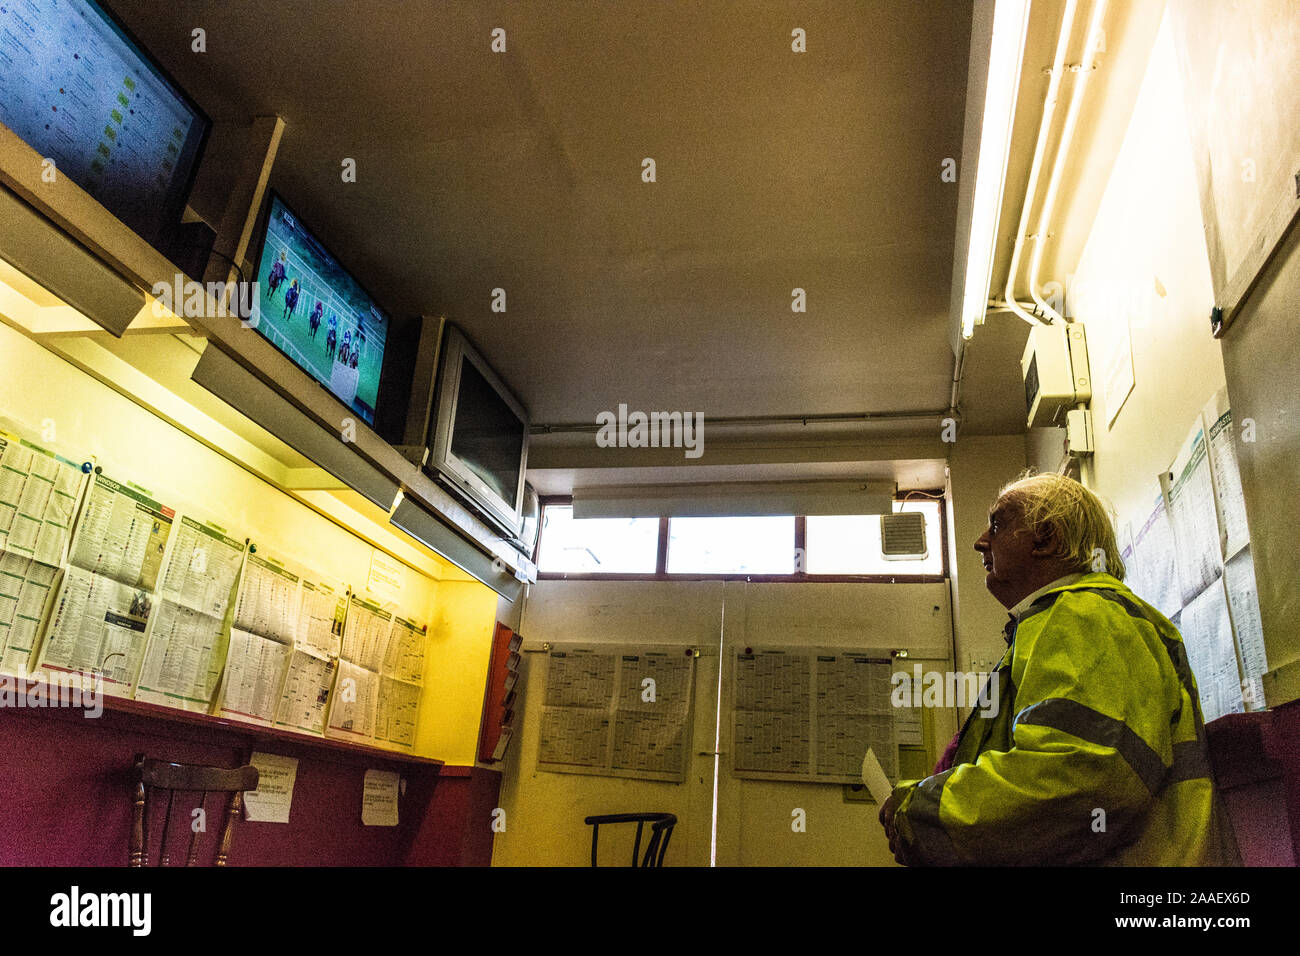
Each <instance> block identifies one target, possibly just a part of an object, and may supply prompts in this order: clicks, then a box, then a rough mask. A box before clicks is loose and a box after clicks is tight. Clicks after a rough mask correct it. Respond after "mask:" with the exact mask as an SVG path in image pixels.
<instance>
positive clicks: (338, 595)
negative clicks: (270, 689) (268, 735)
mask: <svg viewBox="0 0 1300 956" xmlns="http://www.w3.org/2000/svg"><path fill="white" fill-rule="evenodd" d="M347 610H348V593H347V589H346V588H345V587H343V585H342V584H341V583H337V582H334V583H330V582H326V581H325V580H323V579H322V578H321V577H320V576H319V575H316V574H314V573H313V572H310V571H308V572H304V573H303V575H302V605H301V608H300V610H299V616H298V622H297V626H296V628H295V630H294V644H293V649H292V651H291V652H290V653H289V659H288V663H287V664H286V666H285V676H284V684H283V689H282V691H281V693H280V703H279V706H278V707H277V708H276V716H275V725H276V726H277V727H289V728H291V729H293V730H299V731H303V732H305V733H309V734H323V733H324V732H325V718H326V714H327V711H328V709H329V700H330V693H331V692H332V690H333V688H334V678H335V674H336V672H337V671H338V658H339V651H340V649H341V647H342V642H343V627H344V624H345V623H346V621H347Z"/></svg>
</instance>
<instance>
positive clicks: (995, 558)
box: [975, 496, 1037, 609]
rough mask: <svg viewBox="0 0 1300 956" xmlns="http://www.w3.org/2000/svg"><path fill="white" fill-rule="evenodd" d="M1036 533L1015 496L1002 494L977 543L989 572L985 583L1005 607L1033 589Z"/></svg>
mask: <svg viewBox="0 0 1300 956" xmlns="http://www.w3.org/2000/svg"><path fill="white" fill-rule="evenodd" d="M1033 549H1034V536H1033V534H1032V532H1030V531H1028V530H1027V529H1026V528H1025V527H1024V525H1023V515H1022V513H1021V507H1020V505H1019V503H1018V502H1016V501H1015V499H1013V498H1007V497H1005V496H1004V497H1002V498H999V499H998V503H997V504H996V505H994V506H993V510H992V511H990V512H989V526H988V529H987V530H986V531H985V532H984V533H983V534H982V535H980V538H979V540H978V541H976V542H975V550H976V551H978V552H979V553H980V555H981V556H983V558H984V568H985V570H986V571H987V572H988V574H987V575H985V578H984V586H985V587H986V588H988V589H989V593H990V594H992V595H993V596H994V597H995V598H997V599H998V601H999V602H1000V603H1001V604H1002V606H1003V607H1005V608H1008V609H1010V608H1012V607H1015V606H1016V604H1017V603H1018V602H1019V601H1020V600H1021V599H1022V598H1023V597H1024V596H1025V595H1026V594H1029V593H1030V592H1031V591H1033V590H1034V588H1033V587H1032V584H1033V580H1034V577H1033V576H1034V573H1035V571H1036V570H1037V567H1036V565H1035V563H1034V558H1033V554H1032V552H1033Z"/></svg>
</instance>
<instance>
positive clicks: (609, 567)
mask: <svg viewBox="0 0 1300 956" xmlns="http://www.w3.org/2000/svg"><path fill="white" fill-rule="evenodd" d="M541 535H542V538H541V540H542V547H541V552H540V553H539V554H538V556H537V568H538V570H539V571H546V572H552V573H558V574H654V573H655V562H656V560H657V558H658V555H659V519H658V518H574V517H573V506H572V505H547V506H546V508H545V509H544V510H543V512H542V532H541Z"/></svg>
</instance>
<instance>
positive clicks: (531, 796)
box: [493, 581, 956, 866]
mask: <svg viewBox="0 0 1300 956" xmlns="http://www.w3.org/2000/svg"><path fill="white" fill-rule="evenodd" d="M521 631H522V633H524V635H525V637H526V642H525V647H526V648H539V647H540V645H541V643H542V642H544V641H551V642H580V643H581V642H585V643H610V642H624V641H628V642H635V641H644V642H646V643H666V644H676V645H693V646H696V647H698V648H699V649H700V651H701V656H700V657H699V658H698V660H697V661H696V665H697V669H696V683H695V687H696V693H695V712H694V723H693V741H692V747H691V752H692V757H691V764H690V770H689V772H688V774H687V777H686V781H685V782H684V783H682V784H672V783H659V782H654V781H640V780H626V779H619V778H611V777H595V776H578V775H574V774H557V773H549V772H544V771H539V770H538V769H537V745H538V724H539V721H540V715H541V703H542V701H541V697H542V690H543V685H542V677H543V671H544V667H545V661H544V659H543V655H542V654H540V653H526V654H525V655H524V667H525V671H524V674H523V677H522V680H523V682H524V691H523V707H522V712H521V713H520V715H519V717H518V718H517V719H518V720H519V724H518V726H517V729H516V732H517V735H518V736H517V737H516V738H515V742H514V744H512V747H511V750H510V752H509V754H508V756H507V759H506V761H505V766H504V768H503V771H504V777H503V782H502V791H501V805H502V807H503V808H504V809H505V810H506V818H507V821H508V824H507V830H506V832H505V833H501V834H498V835H497V837H496V843H495V849H494V854H493V863H494V864H495V865H498V866H501V865H505V866H512V865H575V866H582V865H586V864H588V863H589V858H590V846H591V829H590V827H587V826H585V825H584V824H583V822H582V821H583V818H584V817H585V816H587V815H589V814H595V813H618V812H629V811H648V810H654V811H667V812H671V813H675V814H677V816H678V821H679V822H678V825H677V830H676V831H675V833H674V835H673V839H672V844H671V848H670V851H669V854H668V856H667V857H666V859H665V862H666V863H668V864H673V865H679V866H681V865H695V866H707V865H708V864H709V860H710V855H711V841H712V830H713V777H714V774H713V764H714V761H713V757H712V751H713V749H714V741H715V728H716V726H717V713H718V707H717V699H718V697H717V692H718V666H719V646H720V645H722V646H724V647H725V648H726V650H724V652H723V654H724V657H723V659H724V660H725V659H726V655H728V654H729V653H730V652H731V649H732V648H734V647H736V646H741V647H743V646H745V645H746V644H747V643H748V644H755V645H757V644H769V645H770V644H789V645H795V646H815V645H830V646H843V647H865V648H880V649H882V650H890V649H896V648H899V647H907V648H908V649H909V650H910V651H911V657H910V658H909V660H917V661H927V662H930V661H932V662H933V665H931V664H929V663H927V664H926V666H927V669H928V668H929V667H931V666H934V667H936V668H938V667H940V666H942V667H943V668H944V669H946V668H947V666H948V661H949V657H950V647H951V620H950V616H949V608H948V602H947V586H946V585H944V584H896V585H890V584H844V583H839V584H830V583H827V584H809V583H790V584H783V583H757V584H749V583H745V582H725V583H724V582H720V581H696V582H689V581H683V582H659V581H652V582H598V581H597V582H592V581H543V582H540V583H539V584H537V585H536V586H535V587H533V588H532V590H531V594H530V596H529V598H528V601H527V604H526V606H525V608H524V613H523V621H522V624H521ZM724 642H725V643H724ZM728 706H729V700H728V690H727V687H726V685H724V690H723V714H724V719H723V727H722V739H721V745H720V748H719V749H720V751H721V753H722V759H721V768H722V772H721V774H720V775H719V794H718V807H719V813H718V840H717V862H718V864H719V865H722V866H727V865H794V864H823V865H853V864H863V863H867V864H878V865H883V864H890V863H892V858H891V857H890V855H889V851H888V847H887V846H886V844H885V841H884V838H883V834H882V832H881V830H880V827H879V824H878V823H877V822H876V812H877V809H878V808H877V807H876V806H875V805H874V804H871V803H847V802H845V800H844V793H843V788H842V787H841V786H840V785H838V784H805V783H780V782H769V781H752V780H740V779H737V778H735V777H733V776H732V775H731V773H730V771H729V769H728V768H729V766H730V763H729V760H730V754H731V752H732V750H731V743H730V727H729V725H728V724H727V721H726V719H725V715H726V713H727V710H728ZM931 718H932V719H931V721H930V726H929V733H930V741H929V750H930V752H929V753H928V754H926V755H925V760H926V761H927V766H928V765H930V764H932V763H933V759H934V754H935V752H936V750H937V749H939V748H942V746H943V745H944V744H946V743H947V741H948V739H949V737H950V736H951V735H952V733H953V732H954V731H955V728H956V715H955V713H953V712H952V711H950V710H945V711H941V712H936V713H934V714H932V715H931ZM795 807H798V808H801V809H803V810H804V811H805V813H806V818H807V830H806V832H803V833H796V832H794V831H793V830H792V829H791V821H792V816H791V811H792V809H793V808H795ZM631 839H632V833H631V831H630V830H625V831H624V832H622V833H619V832H618V831H617V830H611V831H609V832H608V833H606V832H605V831H602V835H601V864H602V865H607V864H613V865H627V863H628V859H627V858H628V857H630V852H631Z"/></svg>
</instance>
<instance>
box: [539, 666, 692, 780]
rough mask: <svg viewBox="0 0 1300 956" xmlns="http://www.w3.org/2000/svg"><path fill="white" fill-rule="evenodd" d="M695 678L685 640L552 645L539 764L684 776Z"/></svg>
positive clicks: (584, 770) (567, 769) (672, 777)
mask: <svg viewBox="0 0 1300 956" xmlns="http://www.w3.org/2000/svg"><path fill="white" fill-rule="evenodd" d="M694 678H695V655H694V651H693V650H692V649H689V648H685V647H681V646H676V647H671V646H653V647H650V646H647V645H640V644H637V645H631V644H622V645H605V646H585V645H584V646H576V645H553V646H552V648H551V651H550V654H549V655H548V658H547V674H546V688H545V691H544V696H543V703H542V729H541V742H540V745H539V748H538V755H537V766H538V769H540V770H550V771H554V772H560V773H585V774H596V775H601V776H613V777H637V778H641V779H646V780H671V781H676V782H680V781H682V780H684V779H685V777H686V767H687V758H688V756H689V754H690V748H691V719H692V710H693V708H692V704H693V701H694V698H695V686H694Z"/></svg>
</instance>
